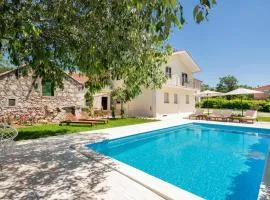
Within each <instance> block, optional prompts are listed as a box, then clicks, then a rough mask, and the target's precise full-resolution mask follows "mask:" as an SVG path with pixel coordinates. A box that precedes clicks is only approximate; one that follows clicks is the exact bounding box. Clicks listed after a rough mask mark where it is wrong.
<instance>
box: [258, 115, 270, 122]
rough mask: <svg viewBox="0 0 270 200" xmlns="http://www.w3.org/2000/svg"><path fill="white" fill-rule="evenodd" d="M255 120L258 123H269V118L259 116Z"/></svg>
mask: <svg viewBox="0 0 270 200" xmlns="http://www.w3.org/2000/svg"><path fill="white" fill-rule="evenodd" d="M257 119H258V121H259V122H270V117H265V116H259V117H258V118H257Z"/></svg>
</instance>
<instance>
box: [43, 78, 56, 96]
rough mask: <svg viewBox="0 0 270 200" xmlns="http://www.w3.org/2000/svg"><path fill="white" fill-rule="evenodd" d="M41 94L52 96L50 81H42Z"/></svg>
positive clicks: (52, 88) (52, 89)
mask: <svg viewBox="0 0 270 200" xmlns="http://www.w3.org/2000/svg"><path fill="white" fill-rule="evenodd" d="M42 96H54V87H53V84H52V82H50V81H42Z"/></svg>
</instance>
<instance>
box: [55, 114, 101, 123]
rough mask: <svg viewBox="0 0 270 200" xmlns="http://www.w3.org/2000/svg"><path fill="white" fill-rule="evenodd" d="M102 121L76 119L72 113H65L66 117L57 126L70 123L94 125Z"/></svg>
mask: <svg viewBox="0 0 270 200" xmlns="http://www.w3.org/2000/svg"><path fill="white" fill-rule="evenodd" d="M101 123H103V122H101V121H91V120H86V119H78V118H77V117H76V116H75V115H73V114H72V113H66V119H65V120H62V121H60V122H59V126H62V125H63V124H66V125H71V124H85V125H90V126H93V125H96V124H101Z"/></svg>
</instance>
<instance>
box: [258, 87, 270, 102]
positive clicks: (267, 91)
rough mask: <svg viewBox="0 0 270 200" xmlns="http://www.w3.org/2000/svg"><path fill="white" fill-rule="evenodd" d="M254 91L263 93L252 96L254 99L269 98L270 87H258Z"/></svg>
mask: <svg viewBox="0 0 270 200" xmlns="http://www.w3.org/2000/svg"><path fill="white" fill-rule="evenodd" d="M255 90H258V91H261V92H264V94H254V98H255V99H267V98H268V97H270V85H266V86H262V87H258V88H256V89H255Z"/></svg>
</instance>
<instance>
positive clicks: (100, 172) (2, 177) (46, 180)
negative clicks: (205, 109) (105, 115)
mask: <svg viewBox="0 0 270 200" xmlns="http://www.w3.org/2000/svg"><path fill="white" fill-rule="evenodd" d="M187 122H191V121H190V120H185V119H181V118H180V117H175V116H174V117H171V118H170V117H167V118H166V117H165V118H163V119H162V121H159V122H151V123H146V124H139V125H132V126H124V127H117V128H110V129H103V130H95V131H89V132H84V133H75V134H70V135H65V136H55V137H49V138H43V139H36V140H27V141H19V142H17V143H16V145H15V148H14V153H13V155H11V156H10V157H9V159H8V160H7V161H6V163H5V165H4V168H3V171H2V172H0V199H95V200H96V199H97V200H98V199H105V200H107V199H108V200H129V199H131V200H137V199H138V200H148V199H149V200H153V199H157V200H159V199H164V198H162V197H161V196H160V195H158V194H156V193H154V192H152V191H151V190H149V189H147V188H146V187H144V186H142V185H141V184H139V183H137V182H135V181H133V180H131V179H130V178H128V177H127V176H125V175H123V174H121V173H119V172H117V171H115V170H113V168H111V167H108V166H107V165H103V164H102V163H101V162H98V161H95V160H93V159H91V158H88V157H86V156H84V155H82V154H81V153H79V152H78V151H76V150H75V149H74V148H72V147H74V146H78V145H81V144H85V143H89V142H94V141H99V140H102V139H112V138H118V137H123V136H128V135H133V134H136V133H140V132H145V131H151V130H155V129H160V128H165V127H170V126H176V125H180V124H184V123H187ZM226 124H229V123H226ZM234 125H238V124H235V123H234ZM246 126H252V127H254V126H255V127H260V128H270V123H258V124H255V125H246Z"/></svg>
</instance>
